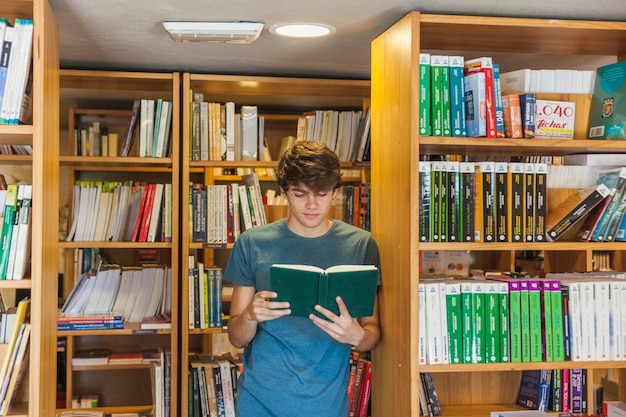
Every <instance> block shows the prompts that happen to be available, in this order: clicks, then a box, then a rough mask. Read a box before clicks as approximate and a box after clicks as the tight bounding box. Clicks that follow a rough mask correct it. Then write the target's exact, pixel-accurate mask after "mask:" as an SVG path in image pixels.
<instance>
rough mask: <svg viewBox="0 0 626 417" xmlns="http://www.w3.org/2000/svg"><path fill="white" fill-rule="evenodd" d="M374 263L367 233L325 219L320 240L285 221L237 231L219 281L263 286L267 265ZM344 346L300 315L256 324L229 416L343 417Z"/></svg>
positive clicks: (265, 286) (374, 252) (345, 405)
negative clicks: (328, 224) (328, 225)
mask: <svg viewBox="0 0 626 417" xmlns="http://www.w3.org/2000/svg"><path fill="white" fill-rule="evenodd" d="M275 263H291V264H308V265H314V266H318V267H320V268H328V267H330V266H333V265H339V264H363V265H376V266H378V265H379V254H378V246H377V245H376V242H375V241H374V239H373V237H372V235H371V234H370V233H369V232H367V231H364V230H362V229H359V228H357V227H354V226H352V225H349V224H347V223H344V222H342V221H336V220H335V221H333V224H332V227H331V228H330V230H329V231H328V232H327V233H326V234H324V235H323V236H320V237H316V238H307V237H302V236H299V235H297V234H295V233H293V232H292V231H291V230H290V229H289V228H288V227H287V225H286V221H285V219H282V220H278V221H276V222H274V223H271V224H268V225H266V226H262V227H257V228H254V229H250V230H248V231H246V232H245V233H243V234H242V235H241V236H240V237H239V239H238V240H237V242H236V243H235V246H234V248H233V251H232V253H231V256H230V258H229V260H228V265H227V266H226V270H225V271H224V280H225V281H229V282H232V283H234V284H236V285H242V286H254V287H255V288H256V292H258V291H260V290H267V289H269V277H270V266H271V265H272V264H275ZM349 355H350V345H347V344H343V343H338V342H336V341H335V340H333V339H332V338H331V337H330V336H328V335H327V334H326V333H324V332H323V331H322V330H320V329H319V328H317V326H315V324H313V322H312V321H311V320H309V319H308V318H300V317H289V316H286V317H281V318H279V319H276V320H271V321H267V322H263V323H260V324H259V325H258V328H257V333H256V335H255V337H254V339H252V341H251V342H250V343H249V344H248V346H246V348H245V349H244V355H243V364H244V372H243V374H242V376H241V378H240V380H239V383H238V386H237V417H264V416H273V417H310V416H324V417H345V416H346V415H347V411H348V403H347V384H348V376H349Z"/></svg>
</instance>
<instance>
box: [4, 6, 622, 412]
mask: <svg viewBox="0 0 626 417" xmlns="http://www.w3.org/2000/svg"><path fill="white" fill-rule="evenodd" d="M468 34H471V36H467V35H468ZM496 39H497V41H495V40H496ZM0 41H1V42H2V43H1V45H2V48H1V52H0V220H1V221H0V365H1V366H0V416H5V415H11V416H22V417H26V416H28V417H35V416H44V415H45V416H57V417H72V416H74V417H78V416H83V417H109V416H110V417H122V416H123V417H140V416H145V417H174V416H189V417H204V416H216V417H221V416H224V417H235V416H236V415H237V387H238V379H239V378H240V377H241V375H242V373H245V369H244V365H243V350H242V349H237V348H235V347H233V346H231V344H230V343H229V339H228V333H227V329H228V321H229V318H230V317H229V314H230V305H231V302H232V300H233V285H232V284H231V283H229V282H228V281H226V280H224V279H223V274H224V271H225V268H226V264H227V262H228V260H229V256H230V254H231V251H232V249H233V246H234V244H235V242H236V241H237V240H238V239H239V238H240V236H241V235H242V234H243V233H245V232H246V231H248V230H250V229H253V228H257V227H264V226H265V225H267V224H270V223H272V222H274V221H277V220H280V219H284V218H285V217H287V216H288V215H289V206H288V205H287V202H286V200H285V198H284V196H283V195H282V193H281V190H280V189H279V188H278V186H277V184H276V169H277V166H278V163H277V161H278V159H279V157H280V155H282V153H283V152H284V151H285V150H287V149H289V148H290V147H291V146H292V145H293V144H294V143H297V142H302V141H319V142H323V143H325V144H326V146H327V147H328V148H330V149H331V150H332V151H334V152H335V153H336V154H337V156H338V157H339V160H340V167H341V171H342V187H341V188H340V190H339V193H338V194H337V197H336V198H335V199H334V200H333V206H332V209H331V213H330V217H331V218H332V219H335V220H338V221H343V222H346V223H349V224H351V225H353V226H354V227H357V228H361V229H364V230H366V231H369V232H371V233H372V235H373V236H374V238H375V240H376V242H377V244H378V246H379V251H380V265H376V266H357V265H351V266H349V267H348V266H341V267H339V266H338V267H336V268H335V270H333V269H330V270H322V269H321V268H317V267H315V268H314V267H313V266H311V265H275V266H273V267H272V281H271V283H270V284H268V286H270V287H271V289H272V290H273V291H276V292H277V293H278V295H279V300H289V301H290V302H291V304H292V306H293V312H292V314H293V315H294V316H301V317H303V318H302V319H298V320H309V319H308V318H307V317H308V316H309V314H311V313H315V311H313V310H312V306H313V305H315V304H320V305H324V306H327V308H328V309H329V310H331V311H335V312H336V313H338V312H339V311H338V310H337V303H336V302H335V297H336V296H337V295H339V294H341V295H342V297H343V299H344V300H345V301H346V305H347V306H348V310H349V311H350V312H353V313H354V314H353V317H369V316H371V315H373V314H374V305H376V306H377V307H376V308H378V309H379V311H378V314H379V316H380V327H381V330H382V338H381V341H380V342H379V344H378V346H376V348H375V349H373V350H372V351H368V352H361V351H357V350H355V349H352V351H351V353H350V357H349V360H347V361H346V363H345V366H346V368H345V369H346V370H347V371H346V374H347V375H349V379H348V383H347V386H346V397H345V401H346V403H347V404H344V405H345V407H346V410H347V415H348V417H368V416H372V417H383V416H418V415H420V416H445V417H452V416H455V417H471V416H476V417H478V416H492V417H493V416H503V417H514V416H515V417H517V416H520V417H522V416H527V417H534V416H550V415H552V416H554V415H559V416H596V415H597V416H609V417H611V416H624V415H626V272H625V271H626V49H625V47H624V45H626V23H625V22H607V21H604V22H602V24H599V22H593V21H578V20H548V19H534V18H506V17H469V16H461V15H444V14H426V13H420V12H418V11H414V12H410V13H408V14H406V15H405V16H404V17H402V18H401V19H400V20H398V21H397V22H396V23H394V24H393V25H392V26H391V27H389V28H388V29H387V30H385V31H384V32H383V33H381V34H380V35H379V36H378V37H377V38H376V39H374V40H373V41H372V43H371V80H359V79H340V78H335V79H322V78H319V79H316V78H297V77H277V76H272V77H268V76H261V75H258V76H251V75H227V74H211V73H201V72H149V71H145V72H136V71H104V70H100V69H70V68H62V67H61V66H60V64H59V62H60V61H59V32H58V27H57V25H56V21H55V16H54V13H53V11H52V9H51V8H50V5H49V4H48V1H47V0H28V1H20V2H18V4H16V5H14V4H12V3H11V4H10V5H9V3H8V2H7V3H6V4H3V5H0ZM538 44H541V48H537V45H538ZM537 49H540V50H541V54H543V55H545V56H556V57H560V56H564V55H567V56H578V55H580V56H588V55H593V56H598V57H603V58H606V57H610V59H609V62H602V63H601V64H599V65H598V66H596V67H595V68H594V69H592V70H590V69H579V68H575V67H570V68H567V67H566V68H557V67H555V68H552V67H550V68H542V65H541V61H540V60H539V61H537V62H532V65H529V63H528V62H526V65H519V66H517V67H512V66H511V64H509V62H510V58H511V55H524V54H531V53H536V51H537ZM522 62H524V61H522ZM250 84H254V85H255V88H254V89H253V90H251V89H250V88H249V85H250ZM390 136H393V140H391V139H390V138H389V137H390ZM57 213H58V215H57ZM268 269H269V265H268ZM268 274H269V272H268ZM357 280H358V281H357ZM294 283H295V285H294ZM281 296H282V298H281ZM235 299H236V298H235ZM376 299H377V300H378V302H377V303H375V300H376ZM234 320H235V319H233V323H234Z"/></svg>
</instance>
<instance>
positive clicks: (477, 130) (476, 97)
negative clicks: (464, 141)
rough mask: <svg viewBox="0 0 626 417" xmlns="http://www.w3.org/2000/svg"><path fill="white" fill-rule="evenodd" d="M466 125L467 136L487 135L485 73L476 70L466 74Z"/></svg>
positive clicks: (464, 78)
mask: <svg viewBox="0 0 626 417" xmlns="http://www.w3.org/2000/svg"><path fill="white" fill-rule="evenodd" d="M463 81H464V83H465V126H466V129H467V136H470V137H483V136H487V120H486V119H485V115H486V109H485V74H484V73H482V72H474V73H471V74H465V77H463Z"/></svg>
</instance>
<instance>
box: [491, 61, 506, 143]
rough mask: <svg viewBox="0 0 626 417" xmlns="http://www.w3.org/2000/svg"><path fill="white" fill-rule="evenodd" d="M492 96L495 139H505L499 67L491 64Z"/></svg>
mask: <svg viewBox="0 0 626 417" xmlns="http://www.w3.org/2000/svg"><path fill="white" fill-rule="evenodd" d="M492 70H493V95H494V106H495V112H496V137H498V138H504V137H506V134H505V130H504V110H503V103H502V85H501V80H500V65H499V64H493V65H492Z"/></svg>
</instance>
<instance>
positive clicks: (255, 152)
mask: <svg viewBox="0 0 626 417" xmlns="http://www.w3.org/2000/svg"><path fill="white" fill-rule="evenodd" d="M258 135H259V118H258V111H257V107H256V106H241V139H242V158H243V160H244V161H257V160H258V159H259V137H258Z"/></svg>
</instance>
